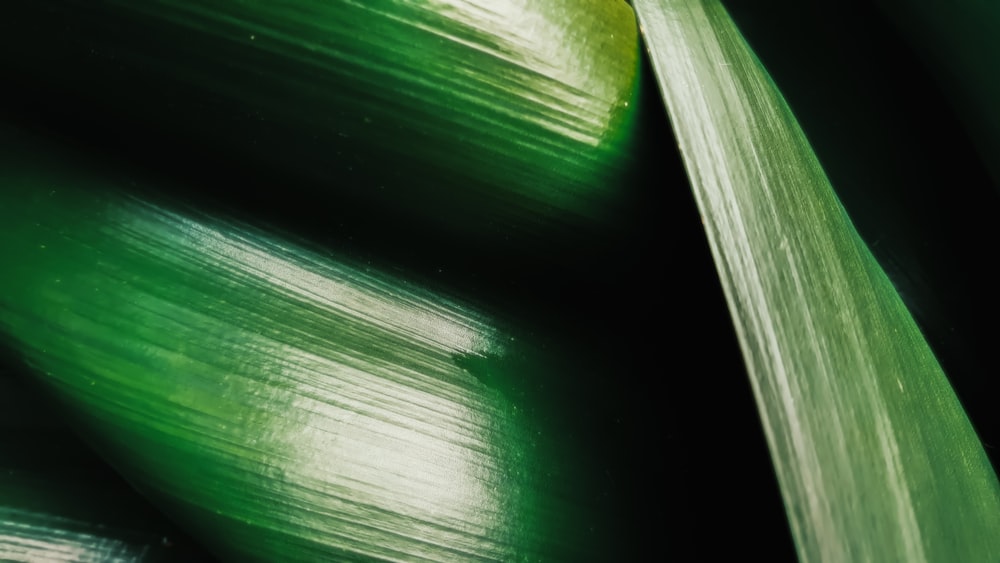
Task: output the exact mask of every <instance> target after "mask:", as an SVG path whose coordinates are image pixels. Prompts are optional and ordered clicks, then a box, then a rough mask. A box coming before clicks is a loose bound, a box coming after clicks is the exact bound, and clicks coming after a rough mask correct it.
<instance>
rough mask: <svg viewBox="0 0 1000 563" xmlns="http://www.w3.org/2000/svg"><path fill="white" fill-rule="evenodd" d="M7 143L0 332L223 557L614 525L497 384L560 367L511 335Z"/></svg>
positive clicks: (554, 540)
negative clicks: (4, 265)
mask: <svg viewBox="0 0 1000 563" xmlns="http://www.w3.org/2000/svg"><path fill="white" fill-rule="evenodd" d="M4 154H5V162H4V163H3V166H2V168H0V170H2V172H0V186H2V189H0V225H2V236H0V259H2V260H3V262H4V263H5V264H6V267H5V271H4V276H3V277H2V278H0V330H2V333H3V337H4V340H5V341H6V343H7V344H8V346H9V347H10V349H12V350H14V351H15V352H16V353H17V354H18V355H19V356H20V357H21V359H22V361H23V362H24V363H25V364H26V365H27V366H29V367H30V368H31V369H32V371H33V372H34V373H35V375H36V377H37V379H38V380H39V381H40V382H41V383H42V385H43V386H44V387H45V388H47V389H49V390H50V391H51V392H52V393H53V394H54V395H55V396H56V397H58V398H59V400H60V401H61V402H62V404H65V405H66V407H67V410H68V411H69V412H71V413H74V416H75V418H74V420H77V421H78V422H79V429H80V431H81V432H82V433H83V434H84V435H85V436H86V437H88V439H89V440H90V441H91V442H92V443H93V444H94V446H95V447H96V448H97V449H98V451H100V452H101V453H102V455H104V456H106V457H107V458H108V459H109V460H110V461H111V462H112V463H113V465H114V466H115V467H116V469H117V470H118V471H120V472H121V473H122V474H123V475H125V476H126V477H127V478H128V479H129V481H130V482H131V483H132V484H133V485H134V486H135V487H136V488H138V489H139V490H140V491H142V492H143V493H144V494H146V495H147V496H149V498H151V499H152V500H153V501H154V502H156V503H157V504H158V505H159V506H161V507H163V508H164V509H165V510H166V511H167V513H168V514H169V515H171V516H172V517H173V518H174V519H175V520H176V522H178V523H179V524H181V525H182V526H185V527H186V528H187V529H188V530H190V531H191V532H192V533H194V534H197V535H198V537H199V538H200V539H201V540H202V541H203V542H204V543H205V544H206V545H208V546H209V547H210V548H211V549H213V550H214V551H215V553H217V554H218V555H219V556H220V557H223V558H224V559H227V560H236V561H246V560H266V561H294V560H303V561H316V560H331V559H332V560H341V561H369V560H387V561H402V560H406V561H422V560H426V561H451V560H496V561H514V560H524V561H534V560H543V559H544V560H548V559H558V560H581V559H586V558H589V557H593V556H595V554H600V553H606V552H604V551H602V550H605V549H608V548H609V545H611V544H609V543H608V541H607V538H608V534H609V533H610V532H609V531H608V530H609V527H608V526H609V525H613V521H614V520H615V519H616V518H617V517H616V516H615V515H614V514H606V515H605V514H602V513H601V510H602V509H601V507H600V505H599V504H598V505H593V504H592V503H591V502H590V501H589V500H587V499H588V495H589V494H590V491H592V490H594V487H593V483H592V482H591V481H592V480H590V478H589V477H588V476H587V473H588V472H589V471H593V470H592V469H591V468H590V466H589V465H588V463H587V462H586V461H585V459H586V458H585V457H580V456H579V455H577V454H575V453H573V452H574V450H573V448H572V447H569V446H566V445H564V443H563V442H567V443H569V442H572V441H573V440H572V439H569V440H567V439H566V438H571V437H570V436H565V435H563V436H560V435H558V434H552V433H550V430H551V429H552V428H553V427H555V426H558V424H556V423H550V422H551V420H552V419H553V418H556V419H557V418H558V417H559V415H558V414H554V413H552V412H547V413H545V414H536V413H537V412H538V411H544V405H542V406H540V405H539V404H537V403H533V402H532V401H531V400H529V399H524V398H523V396H524V393H523V390H522V392H521V393H520V394H519V393H517V392H516V390H517V388H518V385H517V384H514V385H511V384H510V382H512V381H513V382H515V383H516V382H518V381H522V382H530V383H529V386H534V385H535V383H534V380H535V378H537V377H542V378H544V377H548V378H549V381H552V380H553V378H558V377H560V376H559V375H558V374H553V373H551V369H552V367H551V365H550V364H547V363H545V362H544V360H540V359H539V358H541V357H542V356H536V355H535V354H534V353H533V352H530V351H526V350H530V348H526V347H523V346H522V345H521V339H520V338H521V337H520V336H519V333H513V332H508V331H506V330H505V329H504V328H503V327H501V326H499V324H500V323H498V322H496V321H494V320H491V319H490V318H489V317H488V316H486V315H484V314H483V313H480V312H477V310H476V309H474V308H472V307H469V306H467V305H463V304H461V303H459V302H456V301H453V300H450V299H449V298H447V296H444V295H439V294H435V293H433V292H430V291H427V290H423V289H420V288H418V287H414V286H412V285H411V284H409V283H407V282H406V281H405V280H402V279H399V278H396V277H394V276H390V275H386V274H384V273H380V272H378V271H377V270H374V269H372V268H371V267H369V266H367V265H358V264H351V263H347V262H342V261H339V260H337V259H335V257H332V256H328V255H325V254H322V253H317V252H315V251H311V250H307V249H305V248H304V247H303V246H301V245H299V244H296V243H293V242H290V241H288V240H285V239H283V238H281V237H278V236H275V235H272V234H267V233H264V232H260V231H256V230H254V229H251V228H248V227H246V226H243V225H240V224H237V223H232V222H227V221H225V220H222V219H217V218H212V217H208V216H205V215H204V214H201V213H197V212H194V211H191V210H187V209H186V208H182V207H177V208H174V207H170V206H166V205H163V204H161V203H157V201H158V200H156V199H148V198H147V197H146V196H143V195H141V192H138V191H137V192H135V193H131V192H130V193H125V192H123V191H120V190H119V189H117V188H116V187H115V184H114V182H111V181H108V180H107V179H106V178H105V177H104V176H102V175H100V174H97V173H95V172H94V171H93V170H91V169H89V168H88V167H87V166H80V165H78V164H73V159H72V158H59V157H58V156H55V155H48V156H46V155H45V153H44V152H42V153H34V152H32V151H31V150H28V149H26V148H24V146H22V143H21V142H17V141H14V142H11V143H8V144H7V146H6V147H5V152H4ZM136 194H139V195H136ZM522 388H523V386H522ZM546 418H547V419H548V420H549V421H550V422H546ZM597 471H598V472H600V471H601V470H599V469H598V470H597ZM600 477H601V478H606V477H605V476H604V475H603V474H600ZM598 556H599V555H598Z"/></svg>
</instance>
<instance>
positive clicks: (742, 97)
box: [634, 0, 1000, 561]
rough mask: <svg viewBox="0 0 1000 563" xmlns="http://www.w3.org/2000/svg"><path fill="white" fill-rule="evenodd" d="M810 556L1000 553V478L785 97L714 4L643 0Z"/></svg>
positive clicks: (649, 37)
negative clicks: (841, 201) (997, 477)
mask: <svg viewBox="0 0 1000 563" xmlns="http://www.w3.org/2000/svg"><path fill="white" fill-rule="evenodd" d="M634 5H635V8H636V11H637V14H638V16H639V22H640V29H641V32H642V34H643V37H644V38H645V41H646V45H647V47H648V49H649V51H650V53H651V56H652V60H653V63H654V69H655V71H656V73H657V76H658V78H659V85H660V89H661V91H662V93H663V98H664V100H665V101H666V105H667V109H668V111H669V113H670V117H671V120H672V123H673V126H674V130H675V133H676V135H677V138H678V141H679V144H680V147H681V152H682V155H683V157H684V160H685V163H686V166H687V170H688V175H689V177H690V179H691V184H692V188H693V190H694V193H695V197H696V199H697V202H698V206H699V209H700V210H701V212H702V216H703V220H704V223H705V229H706V232H707V234H708V238H709V242H710V245H711V247H712V252H713V256H714V258H715V260H716V265H717V268H718V271H719V275H720V277H721V279H722V282H723V287H724V289H725V292H726V296H727V299H728V302H729V306H730V310H731V313H732V317H733V321H734V324H735V326H736V330H737V333H738V335H739V339H740V344H741V348H742V350H743V354H744V357H745V360H746V363H747V366H748V371H749V374H750V378H751V383H752V385H753V387H754V393H755V395H756V398H757V405H758V409H759V412H760V416H761V420H762V422H763V425H764V429H765V433H766V434H767V438H768V443H769V445H770V448H771V453H772V459H773V461H774V464H775V468H776V471H777V475H778V480H779V483H780V485H781V488H782V494H783V496H784V500H785V505H786V509H787V512H788V516H789V520H790V522H791V527H792V532H793V536H794V539H795V542H796V545H797V548H798V551H799V556H800V559H801V560H803V561H821V560H830V561H843V560H861V561H869V560H871V561H895V560H905V561H955V560H961V561H992V560H996V559H997V558H998V557H1000V537H998V536H997V534H996V533H995V531H996V530H997V529H1000V486H998V483H997V479H996V476H995V474H994V472H993V470H992V468H991V466H990V464H989V461H988V460H987V458H986V455H985V453H984V452H983V449H982V446H981V444H980V442H979V440H978V439H977V437H976V435H975V432H974V431H973V429H972V427H971V425H970V424H969V421H968V419H967V417H966V416H965V413H964V412H963V410H962V407H961V405H960V404H959V402H958V400H957V399H956V397H955V395H954V393H953V391H952V389H951V388H950V386H949V383H948V381H947V378H946V377H945V374H944V373H943V372H942V370H941V369H940V367H939V365H938V363H937V361H936V359H935V357H934V355H933V353H932V352H931V349H930V348H929V347H928V345H927V343H926V342H925V340H924V338H923V336H922V334H921V333H920V330H919V329H918V327H917V326H916V324H915V323H914V321H913V319H912V317H911V315H910V314H909V312H908V311H907V310H906V308H905V306H904V305H903V303H902V301H901V300H900V298H899V296H898V294H897V293H896V291H895V290H894V288H893V286H892V284H891V283H890V282H889V280H888V279H887V277H886V276H885V274H884V272H883V271H882V270H881V269H880V267H879V266H878V264H877V263H876V261H875V259H874V258H873V257H872V255H871V253H870V252H869V250H868V248H867V247H866V246H865V244H864V243H863V242H862V241H861V239H860V237H859V236H858V235H857V233H856V231H855V230H854V227H853V226H852V224H851V222H850V220H849V218H848V217H847V215H846V213H845V212H844V210H843V208H842V207H841V205H840V203H839V201H838V200H837V197H836V195H835V193H834V191H833V189H832V187H831V186H830V184H829V181H828V180H827V178H826V176H825V174H824V172H823V170H822V169H821V167H820V165H819V163H818V161H817V159H816V157H815V155H814V154H813V152H812V150H811V149H810V147H809V145H808V143H807V141H806V139H805V136H804V135H803V133H802V131H801V130H800V128H799V126H798V124H797V123H796V121H795V119H794V117H793V116H792V114H791V112H790V110H789V109H788V107H787V105H786V104H785V102H784V100H783V99H782V97H781V95H780V93H779V92H778V91H777V89H776V88H775V86H774V84H773V83H772V82H771V80H770V78H769V77H768V75H767V73H766V71H765V70H764V69H763V67H762V66H761V64H760V62H759V61H758V60H757V59H756V57H755V56H754V54H753V52H752V51H751V50H750V48H749V47H748V46H747V44H746V42H745V41H744V39H743V37H742V36H741V35H740V32H739V30H738V29H737V28H736V26H735V25H734V23H733V21H732V19H731V18H730V16H729V15H728V13H727V12H726V11H725V9H724V8H723V7H722V6H721V4H720V3H718V2H713V1H706V2H700V1H691V2H687V1H681V0H678V1H672V0H641V1H636V2H635V3H634Z"/></svg>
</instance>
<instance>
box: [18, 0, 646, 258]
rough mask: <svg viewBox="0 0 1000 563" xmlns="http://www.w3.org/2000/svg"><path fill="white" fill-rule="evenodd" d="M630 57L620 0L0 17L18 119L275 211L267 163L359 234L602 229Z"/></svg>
mask: <svg viewBox="0 0 1000 563" xmlns="http://www.w3.org/2000/svg"><path fill="white" fill-rule="evenodd" d="M638 71H639V48H638V33H637V28H636V24H635V17H634V14H633V12H632V10H631V9H630V8H629V6H628V5H627V4H626V3H624V2H621V1H618V0H552V1H546V2H533V1H527V0H505V1H504V2H490V1H481V0H432V1H428V0H377V1H364V2H359V1H351V0H332V1H331V0H296V1H288V0H267V1H259V2H258V1H254V2H245V1H238V0H225V1H217V0H155V1H149V2H138V3H137V2H132V1H108V2H91V1H89V0H80V1H75V0H71V1H65V0H58V1H50V0H42V1H30V2H17V3H14V4H10V5H8V6H6V7H5V9H4V15H3V17H2V18H0V72H3V73H4V76H5V77H6V80H7V82H8V85H9V86H10V87H9V88H7V89H5V91H4V92H3V96H4V97H5V100H6V102H7V103H8V104H10V107H18V108H19V109H20V111H21V113H22V115H26V116H31V118H32V119H34V120H35V121H36V122H47V123H49V124H50V126H51V127H52V128H54V129H57V130H61V131H85V132H86V133H85V136H89V137H90V142H89V144H93V145H98V146H101V147H102V148H104V149H106V150H109V151H113V152H115V153H117V154H127V155H129V157H130V158H132V159H134V160H137V161H143V162H147V163H150V164H151V165H152V166H154V167H157V168H160V169H171V168H173V167H174V165H175V162H177V161H182V162H183V161H185V159H188V160H189V159H200V160H202V161H204V162H205V163H206V164H207V165H208V166H209V167H212V166H214V167H221V168H222V169H226V168H228V169H231V170H233V171H235V172H233V173H231V174H230V175H233V174H236V175H240V174H242V175H245V176H246V178H241V180H240V185H241V190H240V191H242V192H243V194H244V195H243V197H242V199H243V200H246V201H249V202H251V203H252V204H253V205H256V209H257V210H262V211H269V210H272V209H273V208H276V207H277V208H282V207H287V205H288V204H287V201H288V200H287V198H275V197H271V196H269V195H267V191H266V190H255V189H252V183H253V182H257V181H260V179H261V178H270V177H275V178H278V181H280V182H283V183H285V184H286V186H285V190H286V195H298V196H300V197H305V198H307V199H309V200H311V201H319V202H324V203H325V206H324V207H322V208H317V209H322V212H320V211H317V212H316V214H315V215H309V214H308V213H305V212H300V213H301V215H303V216H304V217H307V218H309V219H310V220H311V221H314V222H317V223H321V222H322V223H324V224H327V225H328V224H331V223H343V224H348V225H349V226H351V227H352V228H354V229H356V230H365V228H366V225H364V224H354V223H355V221H354V217H355V216H356V214H357V210H358V209H368V210H370V211H371V212H372V213H376V212H377V213H381V214H383V215H384V216H385V217H386V221H387V222H388V221H396V222H400V223H403V224H406V225H410V226H411V228H412V229H413V231H414V232H413V234H412V235H411V236H429V235H425V234H423V232H422V231H423V230H425V229H439V230H441V231H442V232H444V233H447V234H448V235H450V236H452V237H453V236H455V235H456V234H460V235H461V236H462V237H470V238H482V239H487V240H493V241H504V240H506V239H507V237H510V236H512V233H519V234H523V233H527V234H526V235H525V236H528V237H529V238H533V239H534V240H536V241H537V242H539V243H540V244H545V241H546V238H547V235H546V236H541V235H540V234H544V233H551V232H553V231H554V232H556V233H559V232H561V229H560V228H555V227H556V226H563V227H565V226H567V225H568V226H569V227H571V228H572V229H591V228H593V225H594V224H600V225H604V224H606V222H607V221H608V220H609V219H610V218H612V217H615V216H616V213H618V211H619V210H620V208H621V207H622V205H623V196H622V194H623V193H624V192H626V191H627V190H628V178H629V177H630V174H631V173H632V165H633V164H634V159H633V158H632V153H631V150H630V145H629V143H630V142H631V141H632V140H633V136H632V135H631V134H630V133H631V131H632V129H633V125H634V121H635V120H634V109H635V107H634V106H635V103H634V99H633V97H634V96H635V94H636V92H637V88H636V81H637V80H638V77H639V72H638ZM136 139H143V140H142V142H138V143H137V142H136ZM203 189H204V190H205V191H207V192H212V191H215V193H216V195H218V190H217V188H216V187H215V186H213V185H211V184H209V185H208V186H205V187H204V188H203ZM258 191H259V192H260V193H257V192H258ZM226 195H228V192H225V193H224V194H223V197H224V196H226ZM347 210H354V211H353V212H351V211H347ZM371 236H373V237H375V236H377V234H371ZM442 236H444V235H442Z"/></svg>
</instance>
